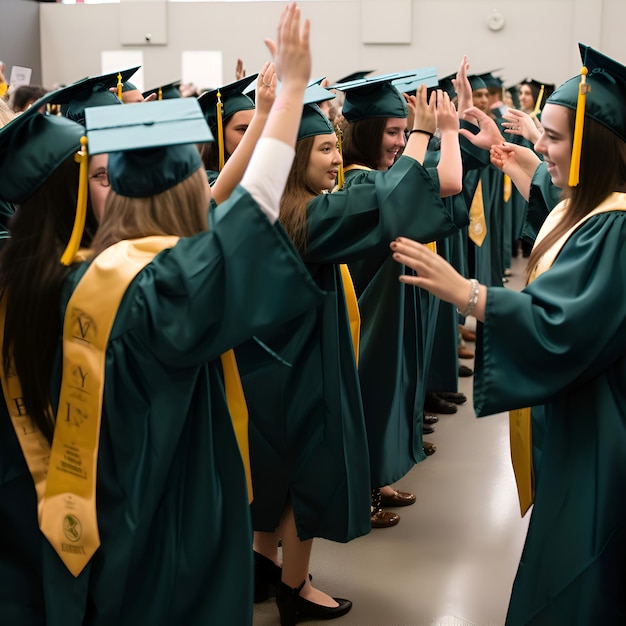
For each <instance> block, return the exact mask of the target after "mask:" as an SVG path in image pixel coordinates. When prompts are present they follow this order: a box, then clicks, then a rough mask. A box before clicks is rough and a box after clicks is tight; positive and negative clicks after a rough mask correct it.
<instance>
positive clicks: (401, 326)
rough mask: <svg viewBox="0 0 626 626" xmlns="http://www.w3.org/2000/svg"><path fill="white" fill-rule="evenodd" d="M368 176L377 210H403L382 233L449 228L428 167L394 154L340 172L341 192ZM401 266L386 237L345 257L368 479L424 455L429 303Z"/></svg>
mask: <svg viewBox="0 0 626 626" xmlns="http://www.w3.org/2000/svg"><path fill="white" fill-rule="evenodd" d="M412 172H415V173H414V174H413V173H412ZM409 173H412V174H411V176H410V177H409V175H408V174H409ZM368 180H370V181H380V183H381V184H382V182H383V181H384V185H385V188H387V189H388V190H389V191H388V192H387V193H385V194H379V198H380V212H381V215H382V214H383V213H385V214H387V213H395V214H397V215H398V216H404V219H405V224H403V225H402V227H401V228H398V229H396V230H395V231H394V232H392V233H390V238H389V241H390V240H391V239H395V238H396V237H397V236H400V235H402V236H406V237H410V238H412V239H417V240H418V241H422V242H430V241H436V240H437V239H441V238H443V237H446V236H448V235H450V234H452V233H454V232H455V231H456V230H457V225H456V224H455V223H454V219H453V218H454V216H453V214H452V213H451V211H450V210H449V209H448V208H447V207H446V206H445V205H444V203H443V202H442V200H441V198H440V197H439V179H438V177H437V171H436V169H428V170H427V169H426V168H424V167H422V166H421V165H420V164H419V163H417V161H415V160H413V159H410V158H408V157H400V158H399V159H398V161H397V162H396V163H395V164H394V165H393V167H392V168H391V169H389V170H388V171H380V172H378V171H362V170H351V171H348V172H346V179H345V184H344V189H345V190H346V191H347V192H348V193H349V192H350V190H351V189H352V188H353V186H355V185H359V184H361V183H363V182H365V181H368ZM391 191H393V194H391ZM408 271H409V270H408V269H407V268H405V267H404V266H402V265H400V264H399V263H396V262H395V261H394V260H393V259H392V257H391V251H390V249H389V247H388V245H387V247H385V248H383V249H382V250H381V253H380V254H370V255H368V257H367V258H366V259H362V260H359V261H358V262H357V261H356V260H355V261H354V262H352V263H350V272H351V274H352V278H353V280H354V286H355V289H356V292H357V294H358V297H359V310H360V313H361V352H360V357H359V378H360V380H361V390H362V394H363V407H364V410H365V420H366V424H367V435H368V444H369V450H370V465H371V480H372V487H380V486H383V485H387V484H389V483H392V482H394V481H396V480H398V479H400V478H401V477H402V476H404V475H405V474H406V473H407V472H408V471H409V470H410V469H411V467H413V465H415V464H416V463H419V462H420V461H422V460H423V459H424V458H425V455H424V451H423V447H422V415H423V408H424V394H425V385H424V383H425V372H426V370H427V369H428V360H429V358H430V353H431V350H432V340H433V333H432V332H431V330H432V326H433V324H434V322H433V315H434V312H433V309H434V307H435V303H434V302H433V301H432V300H431V299H430V298H429V297H426V296H424V295H420V293H419V290H417V289H416V288H414V287H408V286H406V285H404V284H402V283H400V281H399V280H398V277H399V276H400V275H401V274H403V273H405V272H408Z"/></svg>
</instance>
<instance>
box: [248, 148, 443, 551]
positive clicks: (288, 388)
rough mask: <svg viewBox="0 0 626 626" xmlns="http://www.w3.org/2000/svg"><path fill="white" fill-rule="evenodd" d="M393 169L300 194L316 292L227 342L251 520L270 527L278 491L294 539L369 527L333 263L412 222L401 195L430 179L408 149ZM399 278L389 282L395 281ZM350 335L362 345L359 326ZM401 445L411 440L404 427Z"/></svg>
mask: <svg viewBox="0 0 626 626" xmlns="http://www.w3.org/2000/svg"><path fill="white" fill-rule="evenodd" d="M393 169H394V173H393V174H392V173H391V172H389V173H387V172H369V171H368V172H359V173H358V174H359V176H358V178H359V180H358V181H351V182H350V183H349V184H348V185H347V186H346V188H347V189H344V190H340V191H337V192H335V193H332V194H322V195H320V196H317V197H316V198H314V199H313V200H311V202H309V204H308V206H307V237H306V250H305V253H304V259H305V262H306V264H307V266H308V267H309V271H310V272H311V274H312V276H313V278H314V279H315V281H316V282H317V284H318V285H319V286H320V287H321V288H322V289H324V290H325V291H327V292H328V295H327V297H326V298H325V300H324V301H323V302H322V304H321V305H320V306H319V307H317V309H312V310H311V311H310V312H309V313H308V314H307V315H303V316H302V317H301V318H300V319H298V320H294V321H293V322H292V323H290V324H288V325H285V327H284V328H283V329H280V330H278V331H275V332H270V333H265V334H263V335H259V336H258V338H257V341H256V342H248V343H247V344H246V345H245V346H241V347H240V348H239V349H238V350H237V357H238V362H239V363H240V366H241V369H242V379H243V383H244V389H245V392H246V398H247V399H248V404H249V408H250V411H251V413H250V414H251V431H250V447H251V458H252V473H253V485H254V490H255V495H256V497H255V501H254V502H253V504H252V513H253V524H254V528H255V529H256V530H260V531H273V530H274V529H275V528H276V525H277V524H278V521H279V519H280V515H281V513H282V511H283V508H284V506H285V503H286V502H287V500H288V499H290V500H291V502H292V504H293V507H294V512H295V518H296V525H297V529H298V535H299V537H300V538H301V539H308V538H311V537H325V538H327V539H332V540H335V541H348V540H350V539H352V538H354V537H357V536H359V535H363V534H365V533H367V532H369V530H370V524H371V512H370V490H371V485H370V469H369V454H368V443H367V437H366V430H365V423H364V417H363V407H362V403H361V391H360V388H359V379H358V375H357V372H356V366H355V361H354V352H353V347H352V341H351V336H350V330H349V325H348V314H347V309H346V302H345V297H344V294H343V287H342V283H341V278H340V270H339V267H338V264H340V263H345V262H356V261H357V260H359V259H365V258H367V259H370V258H371V259H378V260H379V262H380V260H382V259H386V258H389V255H390V252H391V251H390V249H389V243H390V242H391V240H392V239H394V238H395V237H396V236H397V235H399V234H407V235H409V236H411V233H413V232H417V229H416V228H415V227H414V226H413V224H414V222H415V221H416V219H415V215H416V208H415V205H414V204H410V203H407V202H406V198H407V197H416V194H418V193H420V190H421V189H422V188H423V187H424V186H427V188H429V189H432V190H433V192H434V191H435V185H434V184H433V182H432V180H431V179H430V177H429V175H428V173H427V172H426V171H425V170H424V168H422V167H421V166H420V165H419V164H418V163H417V162H416V161H414V160H413V159H409V158H407V157H405V158H402V159H401V162H400V161H399V162H398V164H397V169H396V166H394V168H393ZM349 174H350V173H348V175H349ZM400 183H401V184H400ZM439 206H440V207H441V205H440V204H439ZM442 209H443V207H441V210H442ZM442 219H444V218H443V217H442ZM447 219H448V220H449V218H447ZM448 223H450V222H448ZM396 280H397V278H396ZM401 287H402V286H401V285H400V283H396V284H394V285H393V288H394V291H395V292H396V293H398V292H402V293H404V289H403V288H401ZM411 291H412V292H413V293H414V290H411ZM413 328H415V323H414V324H413ZM361 339H362V342H361V347H363V342H367V336H366V333H363V332H362V335H361ZM362 358H363V351H361V358H360V361H359V362H360V363H362V360H361V359H362ZM396 358H398V357H397V356H396ZM413 367H415V366H414V365H413ZM405 421H407V420H406V418H405ZM401 445H402V446H403V448H408V447H409V446H410V445H411V442H409V441H408V437H407V440H405V441H403V442H401Z"/></svg>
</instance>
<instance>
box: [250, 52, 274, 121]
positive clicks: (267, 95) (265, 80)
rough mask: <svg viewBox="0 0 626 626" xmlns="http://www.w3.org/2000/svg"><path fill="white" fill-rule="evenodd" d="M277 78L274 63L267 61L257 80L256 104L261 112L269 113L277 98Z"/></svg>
mask: <svg viewBox="0 0 626 626" xmlns="http://www.w3.org/2000/svg"><path fill="white" fill-rule="evenodd" d="M277 80H278V79H277V77H276V70H275V69H274V64H273V63H271V62H269V61H268V62H266V63H265V65H264V66H263V69H262V70H261V72H260V73H259V76H258V78H257V82H256V97H255V106H256V109H257V110H258V111H259V112H260V113H265V114H269V112H270V109H271V108H272V104H274V100H275V99H276V82H277ZM262 87H263V89H262Z"/></svg>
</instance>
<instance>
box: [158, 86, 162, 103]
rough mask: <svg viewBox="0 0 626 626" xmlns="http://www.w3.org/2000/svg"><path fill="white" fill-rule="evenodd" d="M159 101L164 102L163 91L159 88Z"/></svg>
mask: <svg viewBox="0 0 626 626" xmlns="http://www.w3.org/2000/svg"><path fill="white" fill-rule="evenodd" d="M157 100H163V89H161V87H159V94H158V96H157Z"/></svg>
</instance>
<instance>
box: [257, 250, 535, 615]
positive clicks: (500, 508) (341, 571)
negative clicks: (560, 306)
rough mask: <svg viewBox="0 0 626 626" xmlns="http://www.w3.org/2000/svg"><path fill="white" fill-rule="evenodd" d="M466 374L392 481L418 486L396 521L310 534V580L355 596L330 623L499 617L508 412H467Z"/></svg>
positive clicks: (510, 481)
mask: <svg viewBox="0 0 626 626" xmlns="http://www.w3.org/2000/svg"><path fill="white" fill-rule="evenodd" d="M524 262H525V259H522V258H521V257H520V258H519V259H514V263H513V268H512V269H513V276H512V277H511V279H510V281H509V283H508V284H507V286H508V287H511V288H514V289H519V288H521V286H522V274H523V265H524ZM473 321H474V320H473V319H470V320H469V321H468V326H470V325H471V322H473ZM468 348H469V349H472V350H473V344H471V343H468ZM463 362H464V363H466V364H467V365H471V366H473V361H465V360H464V361H463ZM472 381H473V378H461V379H460V382H459V390H460V391H462V392H464V393H465V394H466V395H467V396H468V402H467V404H465V405H462V406H461V407H459V408H460V410H459V411H458V412H457V413H456V414H454V415H440V416H439V423H438V424H437V425H436V427H435V428H436V431H435V433H434V434H432V435H428V436H427V439H428V440H430V441H432V442H434V443H435V444H437V452H436V453H435V454H434V455H433V456H431V457H429V458H427V459H426V461H424V462H423V463H420V464H419V465H417V466H416V467H414V468H413V469H412V470H411V471H410V472H409V473H408V474H407V475H406V476H405V477H404V478H403V479H402V480H401V481H399V483H397V485H396V486H397V487H398V488H401V489H403V490H406V491H411V492H412V493H415V494H417V503H416V504H415V505H413V506H410V507H406V508H404V509H397V512H398V513H399V514H400V516H401V521H400V524H399V525H398V526H395V527H393V528H387V529H375V530H373V531H372V532H371V533H370V534H369V535H367V536H365V537H361V538H360V539H357V540H355V541H352V542H351V543H348V544H345V545H344V544H337V543H332V542H328V541H324V540H316V541H315V543H314V546H313V555H312V559H311V573H312V574H313V576H314V579H315V583H316V586H317V587H319V588H320V589H323V590H324V591H326V592H328V593H330V594H331V595H335V596H339V597H343V598H350V600H352V602H353V603H354V606H353V608H352V610H351V611H350V613H348V614H347V615H346V616H345V617H343V618H340V619H338V620H335V621H334V622H333V623H336V624H337V626H357V625H358V626H374V625H376V626H392V625H393V626H400V625H402V626H439V625H441V626H443V625H446V626H451V625H454V626H502V625H503V624H504V619H505V615H506V609H507V604H508V598H509V593H510V590H511V584H512V582H513V578H514V576H515V571H516V568H517V563H518V561H519V556H520V553H521V549H522V545H523V541H524V537H525V534H526V527H527V523H528V516H527V517H526V518H525V519H521V518H520V514H519V507H518V504H517V496H516V492H515V484H514V478H513V471H512V469H511V462H510V458H509V444H508V421H507V416H506V415H505V414H499V415H494V416H491V417H486V418H481V419H476V417H475V414H474V411H473V408H472V403H471V394H472ZM278 623H279V621H278V610H277V608H276V604H275V602H274V601H273V600H268V601H267V602H264V603H262V604H259V605H256V607H255V611H254V626H270V625H276V624H278ZM307 623H308V624H322V623H324V624H328V623H329V622H307Z"/></svg>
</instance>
